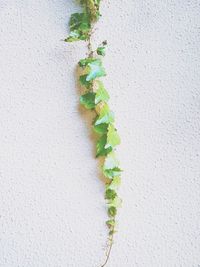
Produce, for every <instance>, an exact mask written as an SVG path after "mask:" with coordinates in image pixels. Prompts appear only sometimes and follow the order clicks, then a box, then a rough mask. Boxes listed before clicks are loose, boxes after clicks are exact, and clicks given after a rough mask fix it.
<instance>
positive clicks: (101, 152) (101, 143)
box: [96, 135, 112, 157]
mask: <svg viewBox="0 0 200 267" xmlns="http://www.w3.org/2000/svg"><path fill="white" fill-rule="evenodd" d="M106 140H107V136H106V135H102V136H101V138H100V139H99V140H98V141H97V145H96V148H97V153H96V157H99V156H106V155H108V153H110V152H111V151H112V148H110V147H109V148H107V149H106V148H105V145H106Z"/></svg>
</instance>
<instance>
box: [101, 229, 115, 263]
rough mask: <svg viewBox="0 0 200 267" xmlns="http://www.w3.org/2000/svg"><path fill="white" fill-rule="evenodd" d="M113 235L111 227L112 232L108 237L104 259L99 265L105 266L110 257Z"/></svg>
mask: <svg viewBox="0 0 200 267" xmlns="http://www.w3.org/2000/svg"><path fill="white" fill-rule="evenodd" d="M113 237H114V228H113V233H112V235H111V237H110V239H109V245H108V251H107V253H106V260H105V262H104V263H103V265H101V267H104V266H106V264H107V263H108V260H109V258H110V254H111V251H112V246H113Z"/></svg>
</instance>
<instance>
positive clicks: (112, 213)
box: [108, 206, 117, 217]
mask: <svg viewBox="0 0 200 267" xmlns="http://www.w3.org/2000/svg"><path fill="white" fill-rule="evenodd" d="M116 214H117V209H116V207H113V206H111V207H109V208H108V215H109V216H110V217H115V215H116Z"/></svg>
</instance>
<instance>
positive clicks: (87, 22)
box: [64, 0, 103, 53]
mask: <svg viewBox="0 0 200 267" xmlns="http://www.w3.org/2000/svg"><path fill="white" fill-rule="evenodd" d="M100 1H101V0H81V1H80V3H81V5H82V6H83V12H82V13H74V14H72V15H71V17H70V21H69V28H70V34H69V36H68V37H67V38H66V39H65V40H64V41H65V42H74V41H80V40H88V39H89V36H90V34H91V28H92V24H93V23H94V22H95V21H97V20H98V18H99V16H100V13H99V5H100ZM100 50H101V49H100ZM100 53H103V52H101V51H100Z"/></svg>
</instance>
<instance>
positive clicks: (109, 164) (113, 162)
mask: <svg viewBox="0 0 200 267" xmlns="http://www.w3.org/2000/svg"><path fill="white" fill-rule="evenodd" d="M118 166H119V161H118V159H117V158H116V155H115V153H114V152H111V153H109V155H108V156H107V157H106V159H105V162H104V165H103V169H104V170H109V169H113V168H115V167H118Z"/></svg>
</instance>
